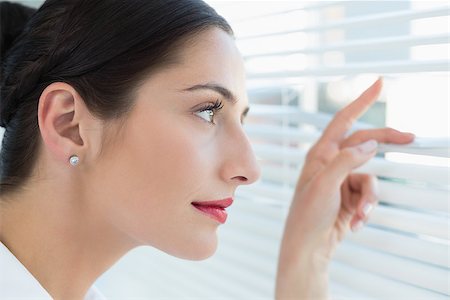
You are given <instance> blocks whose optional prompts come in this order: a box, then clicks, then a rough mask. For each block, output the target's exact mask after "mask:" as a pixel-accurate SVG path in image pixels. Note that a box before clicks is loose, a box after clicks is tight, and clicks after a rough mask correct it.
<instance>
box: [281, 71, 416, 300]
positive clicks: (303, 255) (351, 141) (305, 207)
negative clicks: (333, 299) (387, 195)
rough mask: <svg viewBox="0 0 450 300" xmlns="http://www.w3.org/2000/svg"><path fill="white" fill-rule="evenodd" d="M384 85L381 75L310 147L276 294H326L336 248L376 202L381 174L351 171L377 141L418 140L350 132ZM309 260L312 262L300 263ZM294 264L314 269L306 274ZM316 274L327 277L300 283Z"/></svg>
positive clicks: (291, 214)
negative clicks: (378, 176) (373, 174)
mask: <svg viewBox="0 0 450 300" xmlns="http://www.w3.org/2000/svg"><path fill="white" fill-rule="evenodd" d="M381 87H382V80H381V79H379V80H377V81H376V82H375V83H374V84H373V85H372V86H371V87H369V88H368V89H367V90H366V91H365V92H364V93H363V94H361V96H360V97H358V99H356V100H355V101H353V102H352V103H350V104H349V105H348V106H346V107H345V108H344V109H342V110H341V111H339V112H338V113H337V114H336V116H335V117H334V119H333V120H332V121H331V122H330V124H329V125H328V126H327V128H326V129H325V131H324V133H323V135H322V137H321V138H320V139H319V140H318V142H317V143H316V144H315V145H314V146H313V147H312V148H311V149H310V151H309V152H308V155H307V157H306V161H305V165H304V167H303V171H302V174H301V175H300V178H299V180H298V183H297V186H296V189H295V193H294V198H293V201H292V203H291V207H290V210H289V214H288V218H287V220H286V226H285V231H284V236H283V241H282V245H281V250H280V258H279V269H278V277H277V299H278V298H279V297H281V298H280V299H288V298H285V297H284V296H292V297H303V298H306V299H308V297H312V295H314V298H316V299H319V298H326V297H325V294H324V291H323V289H325V290H326V288H325V287H326V285H327V284H326V280H325V279H324V278H325V276H324V275H323V274H321V273H323V272H326V269H327V266H328V262H329V260H330V258H331V255H332V253H333V252H334V249H335V247H336V246H337V244H338V243H339V242H340V241H341V240H342V239H343V237H344V235H345V233H346V232H347V230H348V229H349V228H350V227H351V228H353V229H358V227H361V226H362V224H364V223H365V222H366V221H367V218H368V214H369V212H370V211H371V210H372V208H373V207H375V206H376V203H377V198H376V178H375V177H374V176H371V175H368V174H354V173H351V171H352V170H353V169H355V168H357V167H359V166H361V165H363V164H364V163H366V162H367V161H368V160H370V159H371V158H372V157H373V156H374V155H375V154H376V147H377V143H380V142H382V143H394V144H406V143H410V142H412V141H413V139H414V135H412V134H409V133H402V132H399V131H397V130H394V129H391V128H383V129H370V130H361V131H357V132H355V133H353V134H351V135H350V136H348V137H347V136H346V134H347V132H348V131H349V130H350V128H351V127H352V125H353V123H354V122H355V120H356V119H357V118H358V117H360V116H361V115H362V114H363V113H364V112H365V111H367V109H368V108H369V107H370V106H371V105H372V104H373V103H374V102H375V101H376V99H377V97H378V96H379V94H380V91H381ZM311 259H313V260H314V262H312V261H311ZM305 263H307V264H309V265H308V266H302V265H301V264H305ZM295 268H297V269H300V270H301V269H302V268H303V271H305V270H307V271H308V272H309V273H310V274H305V273H304V272H303V274H301V273H302V272H298V271H299V270H295ZM319 269H320V270H319ZM312 274H316V275H317V276H316V277H317V280H319V281H322V282H310V280H313V278H311V277H310V278H309V279H308V282H307V283H306V282H304V284H303V285H302V284H300V285H299V284H298V283H299V282H302V280H303V281H304V280H305V279H303V278H302V277H304V276H311V275H312ZM296 276H297V277H298V278H295V277H296ZM291 280H292V282H290V281H291ZM323 281H325V282H323ZM289 282H290V283H294V282H296V285H297V286H298V288H296V289H295V288H290V287H289V284H290V283H289ZM294 285H295V283H294ZM300 286H303V287H300ZM325 292H326V291H325ZM303 298H302V299H303ZM311 299H312V298H311Z"/></svg>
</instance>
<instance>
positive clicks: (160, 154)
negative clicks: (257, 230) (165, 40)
mask: <svg viewBox="0 0 450 300" xmlns="http://www.w3.org/2000/svg"><path fill="white" fill-rule="evenodd" d="M233 100H234V101H235V103H233ZM216 102H222V105H223V108H221V109H219V110H215V109H211V106H214V104H215V103H216ZM247 107H248V100H247V96H246V89H245V71H244V65H243V61H242V58H241V56H240V54H239V52H238V50H237V48H236V46H235V43H234V41H233V39H232V38H231V37H230V36H229V35H228V34H227V33H225V32H224V31H222V30H220V29H211V30H208V31H205V32H204V33H202V34H200V35H199V36H198V37H196V38H195V42H194V43H190V44H189V46H188V48H186V49H185V50H184V52H183V53H182V62H181V64H178V65H174V66H172V67H168V68H166V69H164V70H162V71H160V72H158V73H156V74H154V75H152V76H151V78H149V79H148V80H147V81H146V82H145V83H144V84H143V85H142V86H141V87H140V88H139V90H138V93H137V99H136V105H135V107H134V108H133V110H132V111H131V113H130V115H129V118H128V119H127V121H126V122H125V125H124V127H123V129H121V130H122V131H121V133H120V135H118V136H116V137H113V139H116V140H115V142H114V145H113V146H111V147H109V148H107V149H105V151H104V152H103V153H102V155H101V156H99V159H98V165H97V166H96V167H95V168H94V169H93V170H92V171H91V173H92V174H90V175H91V176H90V177H91V179H92V180H90V182H91V185H92V186H93V187H95V193H96V195H98V197H99V198H98V199H96V202H95V205H97V206H96V207H97V209H98V210H99V211H100V212H101V214H102V215H103V216H104V217H105V218H107V219H108V221H109V222H111V224H113V225H114V226H115V227H117V229H118V230H120V231H122V232H124V233H125V234H126V235H127V236H128V237H130V238H131V239H132V240H134V241H136V243H138V244H139V245H151V246H154V247H156V248H159V249H161V250H163V251H165V252H167V253H169V254H171V255H175V256H178V257H181V258H187V259H193V260H197V259H204V258H207V257H209V256H211V255H212V254H213V253H214V251H215V249H216V246H217V236H216V230H217V228H218V226H219V225H220V222H218V221H217V220H214V219H213V218H211V217H209V216H208V215H206V214H204V213H202V212H200V211H199V210H198V209H197V208H195V207H194V206H193V205H192V204H191V203H192V202H198V201H211V200H222V199H225V198H229V197H233V195H234V193H235V190H236V188H237V187H238V186H239V185H242V184H250V183H253V182H254V181H255V180H257V179H258V177H259V174H260V170H259V167H258V165H257V162H256V160H255V157H254V154H253V151H252V149H251V146H250V143H249V140H248V139H247V137H246V135H245V133H244V131H243V128H242V123H241V122H242V119H243V117H244V116H243V114H244V113H245V110H246V108H247Z"/></svg>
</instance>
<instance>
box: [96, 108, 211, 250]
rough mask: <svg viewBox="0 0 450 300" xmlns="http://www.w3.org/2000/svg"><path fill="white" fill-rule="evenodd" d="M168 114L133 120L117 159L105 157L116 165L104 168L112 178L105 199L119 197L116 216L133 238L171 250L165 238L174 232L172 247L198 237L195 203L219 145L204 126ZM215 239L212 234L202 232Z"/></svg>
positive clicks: (114, 219)
mask: <svg viewBox="0 0 450 300" xmlns="http://www.w3.org/2000/svg"><path fill="white" fill-rule="evenodd" d="M165 119H169V118H168V117H166V118H159V119H157V118H152V120H151V121H148V120H146V121H145V122H136V123H132V124H130V126H129V128H127V129H126V133H125V135H124V138H123V140H122V141H121V142H120V146H117V147H116V148H115V149H114V155H113V156H115V158H112V157H110V158H108V159H105V161H114V164H113V165H112V166H109V167H107V168H105V169H104V171H105V176H104V177H107V178H108V179H107V180H106V181H107V182H109V184H108V185H109V192H108V193H109V197H104V199H109V200H112V199H114V200H113V202H114V205H113V207H111V205H109V215H110V218H111V221H112V222H115V223H116V225H119V226H120V227H121V229H122V230H124V231H126V232H127V233H128V234H130V235H133V238H135V239H137V240H141V242H142V243H143V244H153V245H154V246H157V247H159V248H163V249H167V247H166V246H165V245H164V243H165V242H164V241H165V240H167V237H168V236H170V237H171V238H170V239H171V241H170V244H171V247H175V245H176V243H178V242H179V243H180V245H179V247H176V248H177V249H182V246H181V245H183V244H184V245H186V244H188V243H186V241H184V242H183V240H184V239H186V238H189V239H190V240H191V242H192V241H193V239H192V238H193V236H192V234H193V233H192V232H195V231H196V230H193V228H194V227H196V224H195V220H196V219H195V218H196V216H195V214H194V213H192V207H191V204H190V203H191V202H192V201H194V200H198V197H201V196H204V195H205V194H204V193H205V192H206V191H207V190H206V191H205V188H206V187H208V181H210V180H211V177H212V176H213V175H214V171H215V170H214V166H213V164H211V160H212V159H213V151H214V149H215V148H214V147H213V145H211V142H212V140H211V137H209V139H208V137H207V134H206V135H205V134H204V132H203V134H202V130H199V127H197V128H195V125H194V126H192V124H190V123H189V122H186V123H188V124H181V122H173V120H172V122H165V121H164V120H165ZM194 124H195V123H194ZM200 128H201V127H200ZM102 189H103V190H108V187H103V188H102ZM202 192H203V193H202ZM105 205H108V204H107V203H105ZM113 216H114V217H113ZM118 223H120V224H118ZM209 238H211V234H208V235H203V237H201V239H202V241H206V240H208V239H209ZM175 241H178V242H175ZM199 244H202V242H199ZM203 244H205V243H203ZM169 251H170V252H173V251H174V250H173V249H172V250H168V252H169Z"/></svg>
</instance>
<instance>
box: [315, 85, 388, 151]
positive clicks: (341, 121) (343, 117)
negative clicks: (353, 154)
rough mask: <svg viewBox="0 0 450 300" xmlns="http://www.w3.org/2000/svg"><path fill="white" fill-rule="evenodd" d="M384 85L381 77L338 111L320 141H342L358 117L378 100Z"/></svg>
mask: <svg viewBox="0 0 450 300" xmlns="http://www.w3.org/2000/svg"><path fill="white" fill-rule="evenodd" d="M382 86H383V81H382V79H381V77H380V78H378V80H377V81H375V82H374V83H373V84H372V85H371V86H370V87H369V88H368V89H367V90H365V91H364V92H363V93H362V94H361V95H360V96H359V97H358V98H357V99H356V100H354V101H353V102H351V103H350V104H349V105H347V106H346V107H344V108H343V109H342V110H340V111H339V112H337V114H336V116H335V117H334V118H333V120H332V121H331V122H330V124H328V126H327V128H326V129H325V131H324V134H323V135H322V138H321V139H320V141H322V142H327V143H330V142H338V141H341V140H342V139H343V138H344V136H345V133H346V132H347V131H348V130H349V129H350V128H351V127H352V126H353V123H354V122H355V121H356V119H358V118H359V117H360V116H361V115H362V114H364V113H365V112H366V111H367V110H368V109H369V107H370V106H371V105H372V104H373V103H374V102H375V101H376V100H377V98H378V96H379V95H380V92H381V88H382Z"/></svg>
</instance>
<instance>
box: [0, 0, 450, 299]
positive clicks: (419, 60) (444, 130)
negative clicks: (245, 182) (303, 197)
mask: <svg viewBox="0 0 450 300" xmlns="http://www.w3.org/2000/svg"><path fill="white" fill-rule="evenodd" d="M19 2H22V3H25V4H27V5H30V6H35V7H38V6H39V5H40V4H41V3H42V1H19ZM207 2H208V3H209V4H210V5H211V6H213V7H214V8H216V10H217V11H218V12H219V13H220V14H222V15H223V16H224V17H225V18H226V19H227V20H228V21H229V22H230V23H231V25H232V27H233V29H234V31H235V35H236V42H237V44H238V47H239V48H240V50H241V52H242V55H243V57H244V59H245V62H246V66H247V72H248V82H247V85H248V94H249V99H250V102H251V110H250V114H249V118H248V121H247V122H246V125H245V128H246V131H247V133H248V135H249V136H250V138H251V140H252V142H253V145H254V149H255V152H256V154H257V156H258V157H259V158H260V160H261V165H262V169H263V176H262V178H261V180H260V181H258V182H257V183H256V184H254V185H252V186H248V187H247V186H246V187H241V188H240V189H239V190H238V194H237V198H236V201H235V205H233V207H230V208H229V209H228V211H229V218H228V221H227V224H226V226H222V227H220V228H219V232H218V234H219V249H218V251H217V253H216V255H215V256H214V257H212V258H210V259H208V260H206V261H201V262H190V261H184V260H181V259H177V258H174V257H171V256H169V255H166V254H165V253H162V252H159V251H157V250H155V249H152V248H150V247H140V248H137V249H135V250H133V251H131V252H130V253H129V254H128V255H126V256H125V257H124V258H122V260H121V261H119V262H118V263H117V264H116V265H115V266H114V267H113V268H112V269H110V271H108V272H107V273H105V274H104V275H103V276H102V277H101V278H99V279H98V281H97V283H96V284H97V286H98V287H99V289H100V290H101V291H102V292H103V293H104V294H105V295H106V296H107V297H108V299H244V300H252V299H273V295H274V287H275V286H274V283H275V272H276V264H277V256H278V247H279V242H280V238H281V234H282V230H283V225H284V224H283V222H284V219H285V217H286V214H287V210H288V207H289V203H290V200H291V197H292V194H293V188H294V185H295V182H296V179H297V177H298V174H299V171H300V169H301V167H302V163H303V160H304V156H305V153H306V151H307V150H308V148H309V147H310V146H311V144H312V143H314V141H315V140H316V139H317V138H318V137H319V136H320V133H321V130H322V129H323V128H324V127H325V126H326V124H327V123H328V121H329V120H330V118H331V115H332V114H333V113H334V112H336V111H337V110H338V109H340V108H342V107H343V106H345V105H346V104H348V103H349V102H350V101H351V100H353V99H355V98H356V97H357V96H358V95H359V94H360V93H361V92H362V91H363V90H364V89H365V88H366V87H367V86H369V85H370V84H371V83H372V82H373V81H374V80H375V79H376V78H377V77H378V76H380V75H382V76H383V77H384V79H385V87H384V90H383V93H382V95H381V96H380V99H379V100H378V102H377V103H376V104H375V105H374V106H373V107H372V108H371V109H370V110H369V111H368V112H367V113H366V114H365V115H364V116H363V117H362V118H361V119H360V122H359V123H358V124H357V125H356V126H355V128H354V130H357V129H361V128H370V127H373V126H376V127H380V126H389V127H394V128H396V129H399V130H404V131H410V132H414V133H415V134H416V135H417V136H418V137H419V138H418V139H417V142H416V143H415V144H414V145H411V146H408V147H396V148H389V147H386V148H384V151H380V153H379V154H378V155H377V157H376V158H375V159H374V160H372V161H371V162H370V163H369V164H367V165H366V166H364V167H362V168H361V171H364V172H368V173H371V174H375V175H376V176H377V177H378V178H379V180H380V194H379V198H380V205H379V207H378V208H377V209H376V211H375V212H374V213H373V216H372V219H371V221H370V222H369V224H368V226H366V227H365V228H364V229H363V230H361V231H360V232H359V233H356V234H353V233H349V234H348V237H347V238H346V240H345V242H344V243H343V244H342V246H341V247H340V248H339V249H338V251H337V253H336V256H335V258H334V261H333V264H332V266H331V290H332V297H333V299H396V300H397V299H405V300H406V299H408V300H409V299H449V296H450V275H449V274H450V272H449V267H450V252H449V245H450V237H449V236H450V234H449V231H450V222H449V220H450V219H449V215H450V209H449V201H450V200H449V190H450V182H449V174H450V173H449V170H450V169H449V167H450V165H449V162H450V160H449V156H450V155H449V147H450V145H449V137H450V126H449V125H450V124H449V120H450V118H449V115H450V108H449V99H450V97H449V94H450V81H449V79H450V76H449V63H450V47H449V45H450V7H449V2H448V1H414V0H402V1H207ZM218 63H220V62H218ZM0 139H1V132H0ZM305 276H307V274H305Z"/></svg>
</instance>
